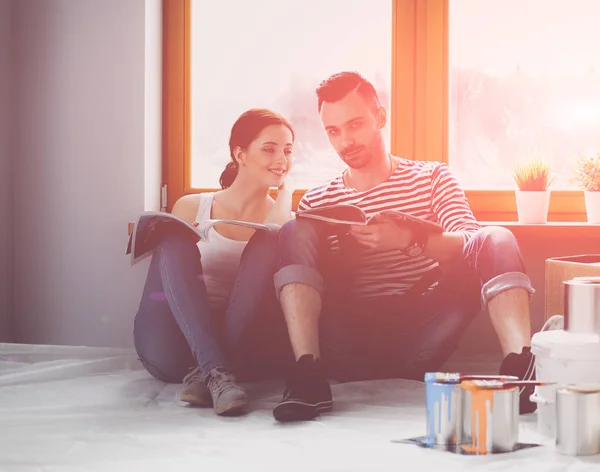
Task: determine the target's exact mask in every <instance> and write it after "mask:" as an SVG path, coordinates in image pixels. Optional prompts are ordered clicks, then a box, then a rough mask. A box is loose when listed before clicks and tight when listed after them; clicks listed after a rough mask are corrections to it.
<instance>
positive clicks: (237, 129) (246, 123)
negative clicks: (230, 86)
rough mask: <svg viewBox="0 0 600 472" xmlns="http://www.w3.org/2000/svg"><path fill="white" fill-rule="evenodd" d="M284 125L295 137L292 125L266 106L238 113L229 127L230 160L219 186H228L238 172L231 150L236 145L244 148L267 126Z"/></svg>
mask: <svg viewBox="0 0 600 472" xmlns="http://www.w3.org/2000/svg"><path fill="white" fill-rule="evenodd" d="M271 125H284V126H286V127H287V128H288V129H289V130H290V131H291V133H292V139H294V138H295V135H294V129H293V128H292V125H291V124H290V123H289V121H288V120H286V119H285V118H284V117H283V116H281V115H279V114H278V113H275V112H274V111H271V110H267V109H266V108H253V109H251V110H248V111H246V112H244V113H242V114H241V115H240V117H239V118H238V119H237V120H236V122H235V123H234V124H233V127H232V128H231V136H230V137H229V152H230V155H231V162H229V163H228V164H227V166H226V167H225V170H224V171H223V173H222V174H221V177H220V178H219V184H220V185H221V188H224V189H225V188H227V187H230V186H231V184H232V183H233V181H234V180H235V178H236V177H237V173H238V162H237V161H236V160H235V156H234V155H233V151H234V150H235V148H237V147H238V146H239V147H240V148H242V149H246V148H247V147H248V146H249V145H250V143H251V142H252V141H254V140H255V139H256V137H257V136H258V135H259V134H260V132H261V131H262V130H263V129H265V128H266V127H267V126H271Z"/></svg>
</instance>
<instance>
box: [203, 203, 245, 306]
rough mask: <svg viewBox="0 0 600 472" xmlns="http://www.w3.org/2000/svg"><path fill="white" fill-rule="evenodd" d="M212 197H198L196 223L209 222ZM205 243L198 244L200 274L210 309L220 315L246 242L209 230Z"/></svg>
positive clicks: (227, 298)
mask: <svg viewBox="0 0 600 472" xmlns="http://www.w3.org/2000/svg"><path fill="white" fill-rule="evenodd" d="M213 195H214V194H213V193H212V192H209V193H202V194H200V205H199V206H198V214H197V215H196V221H197V222H198V223H200V224H201V223H202V222H203V221H206V220H209V219H210V215H211V209H212V203H213ZM208 239H209V241H208V242H202V241H200V242H199V243H198V250H199V251H200V256H201V258H202V272H203V275H204V284H205V285H206V290H207V292H208V300H209V303H210V307H211V309H212V310H213V312H214V313H221V312H224V311H225V309H226V308H227V304H228V303H229V296H230V295H231V289H232V287H233V284H234V282H235V279H236V277H237V274H238V271H239V267H240V260H241V257H242V251H243V250H244V248H245V247H246V244H247V241H236V240H234V239H229V238H226V237H224V236H222V235H221V234H219V233H218V232H217V231H216V230H215V228H214V227H213V228H211V229H210V230H209V233H208Z"/></svg>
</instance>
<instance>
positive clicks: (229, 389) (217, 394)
mask: <svg viewBox="0 0 600 472" xmlns="http://www.w3.org/2000/svg"><path fill="white" fill-rule="evenodd" d="M207 384H208V389H209V390H210V393H211V395H212V401H213V408H214V410H215V413H216V414H217V415H235V414H240V413H242V412H243V410H244V409H245V408H246V406H247V405H248V396H247V395H246V392H245V391H244V389H243V388H242V387H240V386H239V385H237V384H236V383H235V377H234V376H233V374H232V373H231V372H230V371H229V370H227V369H223V368H219V367H217V368H215V369H213V370H211V371H210V374H209V375H208V378H207Z"/></svg>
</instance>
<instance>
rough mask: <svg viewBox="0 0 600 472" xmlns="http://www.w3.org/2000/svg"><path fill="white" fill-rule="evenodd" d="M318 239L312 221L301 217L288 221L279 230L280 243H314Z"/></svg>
mask: <svg viewBox="0 0 600 472" xmlns="http://www.w3.org/2000/svg"><path fill="white" fill-rule="evenodd" d="M318 239H319V232H318V231H317V227H316V225H315V224H314V222H312V221H310V220H306V219H302V218H298V219H293V220H290V221H288V222H287V223H285V224H284V225H283V226H282V227H281V231H280V232H279V241H280V244H281V245H291V246H295V245H296V244H298V243H299V244H305V243H307V242H313V243H316V242H317V241H318Z"/></svg>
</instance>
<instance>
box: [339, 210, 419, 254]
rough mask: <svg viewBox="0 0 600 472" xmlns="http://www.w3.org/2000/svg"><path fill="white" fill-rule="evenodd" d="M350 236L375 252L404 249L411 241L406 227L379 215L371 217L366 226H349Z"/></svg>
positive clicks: (409, 232)
mask: <svg viewBox="0 0 600 472" xmlns="http://www.w3.org/2000/svg"><path fill="white" fill-rule="evenodd" d="M350 234H351V235H352V236H353V237H354V238H355V239H356V241H357V242H358V243H359V244H362V245H363V246H366V247H369V248H372V249H375V250H376V251H392V250H397V249H405V248H407V247H408V246H409V245H410V243H411V241H412V239H413V234H412V231H411V230H410V229H409V228H408V227H406V226H401V225H399V224H398V223H397V222H395V221H393V220H392V219H390V218H386V217H384V216H381V215H376V216H375V217H373V218H372V219H371V221H370V222H369V224H368V225H367V226H354V225H353V226H351V227H350Z"/></svg>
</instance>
